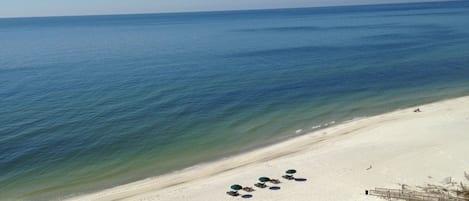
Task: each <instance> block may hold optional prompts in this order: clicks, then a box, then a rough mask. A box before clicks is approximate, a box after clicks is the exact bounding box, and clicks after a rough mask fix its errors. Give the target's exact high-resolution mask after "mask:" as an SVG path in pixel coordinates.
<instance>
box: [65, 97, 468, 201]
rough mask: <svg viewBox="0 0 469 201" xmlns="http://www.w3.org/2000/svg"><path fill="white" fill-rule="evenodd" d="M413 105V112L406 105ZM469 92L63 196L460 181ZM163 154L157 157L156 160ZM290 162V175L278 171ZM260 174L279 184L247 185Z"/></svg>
mask: <svg viewBox="0 0 469 201" xmlns="http://www.w3.org/2000/svg"><path fill="white" fill-rule="evenodd" d="M416 108H419V109H420V110H421V112H414V110H415V109H416ZM468 131H469V96H466V97H460V98H455V99H450V100H445V101H440V102H435V103H431V104H426V105H422V106H418V107H413V108H408V109H401V110H397V111H394V112H390V113H386V114H382V115H378V116H373V117H368V118H364V119H360V120H356V121H352V122H348V123H344V124H338V125H335V126H333V127H329V128H325V129H322V130H318V131H315V132H312V133H308V134H305V135H302V136H299V137H296V138H293V139H289V140H286V141H283V142H280V143H277V144H274V145H271V146H268V147H263V148H260V149H257V150H254V151H250V152H247V153H243V154H239V155H236V156H232V157H228V158H225V159H222V160H218V161H215V162H210V163H206V164H201V165H198V166H194V167H191V168H188V169H185V170H181V171H178V172H173V173H170V174H167V175H162V176H158V177H153V178H148V179H145V180H141V181H137V182H133V183H130V184H126V185H122V186H117V187H114V188H110V189H106V190H103V191H100V192H96V193H92V194H86V195H81V196H78V197H72V198H69V199H67V200H68V201H92V200H99V201H108V200H125V201H127V200H129V201H130V200H140V201H143V200H145V201H166V200H167V201H185V200H191V201H211V200H213V201H218V200H228V201H229V200H266V201H267V200H269V201H277V200H278V201H280V200H282V201H285V200H295V201H310V200H321V201H327V200H331V201H340V200H343V201H347V200H350V201H352V200H381V199H379V198H376V197H371V196H366V195H365V193H364V191H365V189H371V188H375V187H383V188H400V187H401V184H406V185H410V186H417V185H424V184H441V182H442V181H443V180H445V179H447V178H448V177H452V179H453V180H455V181H462V182H466V183H468V182H469V181H467V179H466V178H465V176H464V172H465V171H466V172H469V157H468V154H467V153H469V132H468ZM162 162H164V161H162ZM287 169H296V170H297V171H298V172H297V173H296V174H295V176H296V177H297V178H303V179H306V181H290V180H286V179H283V178H281V176H282V175H283V174H284V172H285V170H287ZM262 176H266V177H270V178H276V179H279V180H280V181H281V182H282V183H280V184H271V183H267V185H269V186H278V187H280V189H277V190H269V189H268V188H267V189H259V188H257V187H254V184H255V183H256V182H258V180H257V179H258V178H259V177H262ZM233 184H239V185H242V186H250V187H254V189H255V191H254V192H250V193H248V192H245V191H239V192H240V193H241V194H250V195H252V197H251V198H250V199H244V198H241V197H240V196H238V197H230V196H228V195H227V194H226V192H227V191H229V190H230V186H231V185H233Z"/></svg>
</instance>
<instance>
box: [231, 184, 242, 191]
mask: <svg viewBox="0 0 469 201" xmlns="http://www.w3.org/2000/svg"><path fill="white" fill-rule="evenodd" d="M242 188H243V187H242V186H241V185H238V184H235V185H231V189H233V190H235V191H239V190H241V189H242Z"/></svg>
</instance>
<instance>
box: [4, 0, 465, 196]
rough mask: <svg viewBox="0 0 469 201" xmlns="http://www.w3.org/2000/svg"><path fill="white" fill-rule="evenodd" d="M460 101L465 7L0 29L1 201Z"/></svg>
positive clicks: (55, 20)
mask: <svg viewBox="0 0 469 201" xmlns="http://www.w3.org/2000/svg"><path fill="white" fill-rule="evenodd" d="M465 95H469V1H451V2H433V3H410V4H383V5H364V6H363V5H362V6H343V7H320V8H298V9H275V10H248V11H223V12H196V13H167V14H139V15H109V16H79V17H43V18H10V19H8V18H5V19H0V200H8V201H11V200H13V201H14V200H24V201H40V200H60V199H63V198H65V197H70V196H76V195H80V194H84V193H90V192H94V191H99V190H102V189H105V188H110V187H113V186H116V185H120V184H125V183H129V182H132V181H137V180H141V179H145V178H148V177H153V176H157V175H162V174H165V173H169V172H173V171H177V170H181V169H184V168H187V167H190V166H194V165H197V164H200V163H204V162H208V161H213V160H217V159H220V158H223V157H226V156H229V155H233V154H238V153H242V152H245V151H249V150H252V149H255V148H258V147H262V146H265V145H269V144H272V143H275V142H279V141H281V140H285V139H288V138H292V137H295V136H298V135H302V134H305V133H308V132H311V131H313V130H317V129H321V128H324V127H328V126H332V125H334V124H340V123H343V122H347V121H351V120H354V119H358V118H364V117H367V116H372V115H377V114H381V113H385V112H389V111H393V110H396V109H399V108H406V107H418V105H420V104H423V103H429V102H433V101H438V100H443V99H448V98H453V97H459V96H465Z"/></svg>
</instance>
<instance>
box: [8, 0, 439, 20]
mask: <svg viewBox="0 0 469 201" xmlns="http://www.w3.org/2000/svg"><path fill="white" fill-rule="evenodd" d="M422 1H435V0H0V17H26V16H57V15H96V14H123V13H159V12H183V11H206V10H239V9H262V8H291V7H312V6H331V5H353V4H375V3H402V2H422Z"/></svg>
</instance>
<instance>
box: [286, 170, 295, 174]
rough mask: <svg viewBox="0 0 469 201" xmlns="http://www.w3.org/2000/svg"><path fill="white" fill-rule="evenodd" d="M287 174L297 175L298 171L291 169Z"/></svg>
mask: <svg viewBox="0 0 469 201" xmlns="http://www.w3.org/2000/svg"><path fill="white" fill-rule="evenodd" d="M285 173H287V174H290V175H292V174H295V173H296V170H294V169H290V170H287V171H286V172H285Z"/></svg>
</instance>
